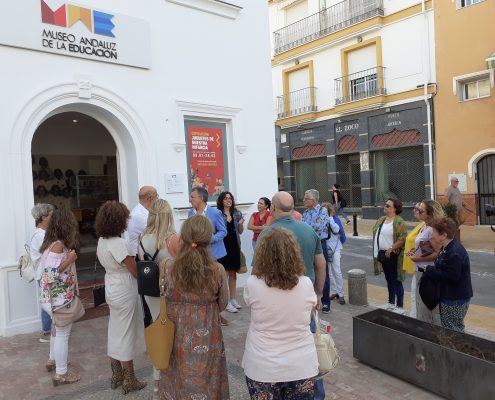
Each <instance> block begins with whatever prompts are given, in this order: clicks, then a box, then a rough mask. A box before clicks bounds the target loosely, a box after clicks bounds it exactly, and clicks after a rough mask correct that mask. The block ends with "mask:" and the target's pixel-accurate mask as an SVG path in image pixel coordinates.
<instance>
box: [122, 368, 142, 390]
mask: <svg viewBox="0 0 495 400" xmlns="http://www.w3.org/2000/svg"><path fill="white" fill-rule="evenodd" d="M146 384H147V383H146V382H140V381H138V380H137V378H136V375H134V367H132V366H131V367H125V366H124V383H123V384H122V394H127V393H130V392H134V391H136V390H141V389H142V388H144V387H145V386H146Z"/></svg>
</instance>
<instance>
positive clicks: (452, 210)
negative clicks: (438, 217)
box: [441, 202, 463, 242]
mask: <svg viewBox="0 0 495 400" xmlns="http://www.w3.org/2000/svg"><path fill="white" fill-rule="evenodd" d="M441 204H442V208H443V212H444V213H445V216H446V217H449V218H451V219H452V220H453V221H454V222H455V225H456V226H457V232H456V234H455V239H456V240H458V241H459V242H460V241H461V230H460V226H461V225H462V222H463V221H461V220H460V218H459V212H458V211H457V206H456V205H455V204H452V203H447V202H443V203H441Z"/></svg>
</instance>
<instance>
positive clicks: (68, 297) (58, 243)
mask: <svg viewBox="0 0 495 400" xmlns="http://www.w3.org/2000/svg"><path fill="white" fill-rule="evenodd" d="M77 235H78V231H77V221H76V219H75V217H74V215H73V214H72V213H71V212H70V211H66V210H55V211H53V214H52V216H51V218H50V223H49V225H48V228H47V230H46V233H45V238H44V240H43V244H42V245H41V248H40V252H41V253H42V254H43V255H42V259H41V260H40V265H39V268H40V269H41V270H42V271H43V272H42V274H41V291H40V302H41V307H42V309H43V310H45V311H46V312H47V313H48V314H49V315H50V316H51V317H54V312H53V311H54V310H57V309H60V308H63V307H64V306H65V307H67V306H68V305H69V304H70V303H72V302H73V301H74V296H75V295H76V282H77V276H76V269H75V265H74V262H75V261H76V259H77V255H76V251H75V250H74V249H77V248H78V245H79V244H78V237H77ZM76 301H77V300H76ZM74 304H75V303H74ZM55 313H56V312H55ZM53 322H54V324H53V325H52V336H51V338H50V357H49V359H48V361H47V363H46V365H45V367H46V370H47V371H48V372H51V371H53V370H54V369H55V370H56V371H55V372H56V373H55V375H54V377H53V378H52V382H53V385H54V386H58V385H61V384H68V383H75V382H77V381H79V379H80V377H79V375H78V374H76V373H74V372H70V371H68V369H67V357H68V353H69V336H70V332H71V329H72V320H71V321H64V322H63V323H62V324H61V323H60V322H59V323H57V320H56V317H55V320H54V321H53ZM66 322H68V323H66ZM53 333H55V335H53Z"/></svg>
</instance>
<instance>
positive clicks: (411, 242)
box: [402, 203, 423, 318]
mask: <svg viewBox="0 0 495 400" xmlns="http://www.w3.org/2000/svg"><path fill="white" fill-rule="evenodd" d="M420 205H421V203H416V205H415V206H414V217H415V218H416V219H417V220H419V221H420V222H419V224H418V225H416V226H415V227H414V229H413V230H412V231H411V232H409V233H408V235H407V237H406V244H405V245H404V263H403V264H402V268H403V269H404V271H406V273H408V274H409V275H412V280H411V311H410V313H409V316H410V317H412V318H416V315H417V311H416V285H417V282H416V274H415V273H414V261H413V260H411V259H410V258H409V256H408V254H409V252H410V251H411V250H413V249H414V248H415V247H416V243H415V241H416V236H418V233H419V230H420V229H421V227H422V226H423V221H421V220H420V219H419V213H418V211H417V210H418V207H419V206H420Z"/></svg>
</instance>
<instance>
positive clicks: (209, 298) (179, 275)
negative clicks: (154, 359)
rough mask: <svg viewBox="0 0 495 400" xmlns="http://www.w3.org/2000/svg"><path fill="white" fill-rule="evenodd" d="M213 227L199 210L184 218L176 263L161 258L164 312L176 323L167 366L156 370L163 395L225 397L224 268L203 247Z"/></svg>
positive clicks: (226, 296) (224, 399) (226, 293)
mask: <svg viewBox="0 0 495 400" xmlns="http://www.w3.org/2000/svg"><path fill="white" fill-rule="evenodd" d="M212 235H213V227H212V225H211V222H210V221H209V220H208V219H207V218H206V217H204V216H202V215H194V216H192V217H190V218H188V219H186V220H185V221H184V223H183V224H182V228H181V233H180V240H179V251H178V253H177V254H178V255H177V258H176V260H175V262H173V263H171V262H168V263H167V262H166V282H165V285H166V289H165V296H166V300H167V312H168V317H169V318H170V320H171V321H173V322H174V324H175V338H174V347H173V350H172V354H171V357H170V363H169V367H168V369H166V370H164V371H161V377H160V396H161V398H163V399H169V398H170V399H186V398H198V399H212V400H228V399H229V381H228V376H227V362H226V359H225V347H224V344H223V339H222V330H221V328H220V312H221V311H223V310H224V309H225V307H226V306H227V303H228V301H229V290H228V281H227V275H226V274H225V270H224V268H223V266H222V265H221V264H219V263H218V262H216V261H215V260H214V259H213V257H212V256H211V254H210V251H209V249H208V247H209V245H210V242H211V237H212Z"/></svg>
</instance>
